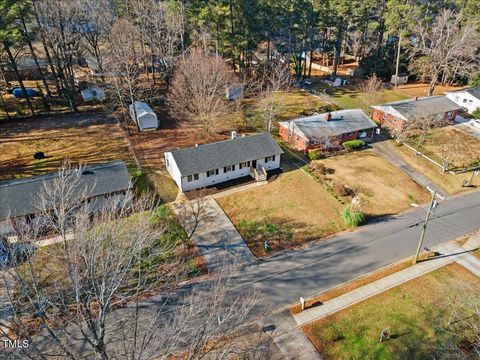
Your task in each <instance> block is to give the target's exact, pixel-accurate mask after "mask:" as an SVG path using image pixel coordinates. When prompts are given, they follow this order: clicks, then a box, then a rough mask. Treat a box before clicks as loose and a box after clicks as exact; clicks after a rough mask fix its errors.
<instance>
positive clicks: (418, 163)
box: [390, 141, 480, 195]
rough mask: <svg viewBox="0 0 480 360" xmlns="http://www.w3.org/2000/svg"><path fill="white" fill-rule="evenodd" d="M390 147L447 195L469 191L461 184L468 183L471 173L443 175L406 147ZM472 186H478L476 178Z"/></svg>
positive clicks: (394, 145) (443, 173) (479, 183)
mask: <svg viewBox="0 0 480 360" xmlns="http://www.w3.org/2000/svg"><path fill="white" fill-rule="evenodd" d="M390 146H391V148H392V149H393V150H394V151H395V152H396V153H397V154H398V155H399V157H400V158H401V159H402V160H403V161H405V162H406V163H407V164H408V165H409V166H411V167H412V168H413V169H414V170H416V171H417V172H419V173H420V174H422V175H423V176H425V177H426V178H428V179H429V180H430V181H432V182H433V183H435V184H437V185H438V186H440V187H441V188H442V189H444V190H445V191H446V192H447V193H448V194H450V195H453V194H457V193H460V192H462V191H465V190H468V189H469V188H467V187H462V182H463V181H464V180H466V181H469V180H470V178H471V176H472V173H470V172H469V173H463V174H458V175H453V174H450V173H449V172H446V173H445V172H442V169H441V168H440V167H439V166H437V165H435V164H433V163H432V162H430V161H429V160H427V159H425V158H424V157H422V156H418V155H416V154H415V151H413V150H411V149H409V148H407V147H406V146H402V145H398V144H395V143H394V142H393V141H392V142H391V144H390ZM472 185H474V186H478V185H480V182H479V179H478V176H477V177H474V178H473V182H472Z"/></svg>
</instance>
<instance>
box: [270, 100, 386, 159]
mask: <svg viewBox="0 0 480 360" xmlns="http://www.w3.org/2000/svg"><path fill="white" fill-rule="evenodd" d="M278 126H279V128H278V132H279V134H280V136H281V137H282V139H283V140H285V141H286V142H288V143H289V144H290V146H291V147H292V148H294V149H295V150H299V151H303V152H308V151H309V150H314V149H332V148H336V147H340V146H341V144H343V143H344V142H345V141H349V140H355V139H359V138H361V139H363V140H366V141H369V140H371V139H373V137H374V135H375V129H376V128H377V124H375V123H374V122H373V121H372V120H371V119H370V118H369V117H368V116H367V115H366V114H365V113H364V112H363V111H362V110H360V109H350V110H338V111H332V112H329V113H325V114H319V115H313V116H308V117H304V118H299V119H295V120H290V121H282V122H279V123H278Z"/></svg>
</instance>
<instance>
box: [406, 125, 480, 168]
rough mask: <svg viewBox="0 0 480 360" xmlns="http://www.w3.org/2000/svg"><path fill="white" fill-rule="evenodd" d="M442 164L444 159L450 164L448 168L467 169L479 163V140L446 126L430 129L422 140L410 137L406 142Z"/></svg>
mask: <svg viewBox="0 0 480 360" xmlns="http://www.w3.org/2000/svg"><path fill="white" fill-rule="evenodd" d="M419 141H420V147H419V148H418V150H419V151H420V152H421V153H423V154H424V155H426V156H428V157H429V158H430V159H432V160H434V161H435V162H437V163H439V164H442V161H443V160H444V159H446V160H447V161H448V162H449V163H450V162H451V164H449V165H448V169H449V170H462V169H469V168H471V167H473V166H478V165H480V140H479V139H476V138H474V137H473V136H470V135H468V134H465V133H464V132H462V131H460V130H457V129H455V128H454V127H451V126H448V127H443V128H439V129H435V130H432V131H431V132H430V133H429V134H427V135H426V136H425V137H424V139H423V141H421V140H419V138H418V137H413V138H410V139H409V140H408V141H407V143H408V144H409V145H410V146H412V147H413V148H415V149H417V147H418V143H419Z"/></svg>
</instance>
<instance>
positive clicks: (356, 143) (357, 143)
mask: <svg viewBox="0 0 480 360" xmlns="http://www.w3.org/2000/svg"><path fill="white" fill-rule="evenodd" d="M364 145H365V142H363V141H362V140H350V141H345V142H344V143H343V144H342V146H343V147H344V148H345V149H348V150H354V149H359V148H361V147H363V146H364Z"/></svg>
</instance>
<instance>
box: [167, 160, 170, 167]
mask: <svg viewBox="0 0 480 360" xmlns="http://www.w3.org/2000/svg"><path fill="white" fill-rule="evenodd" d="M167 166H170V163H169V162H168V158H167Z"/></svg>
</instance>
